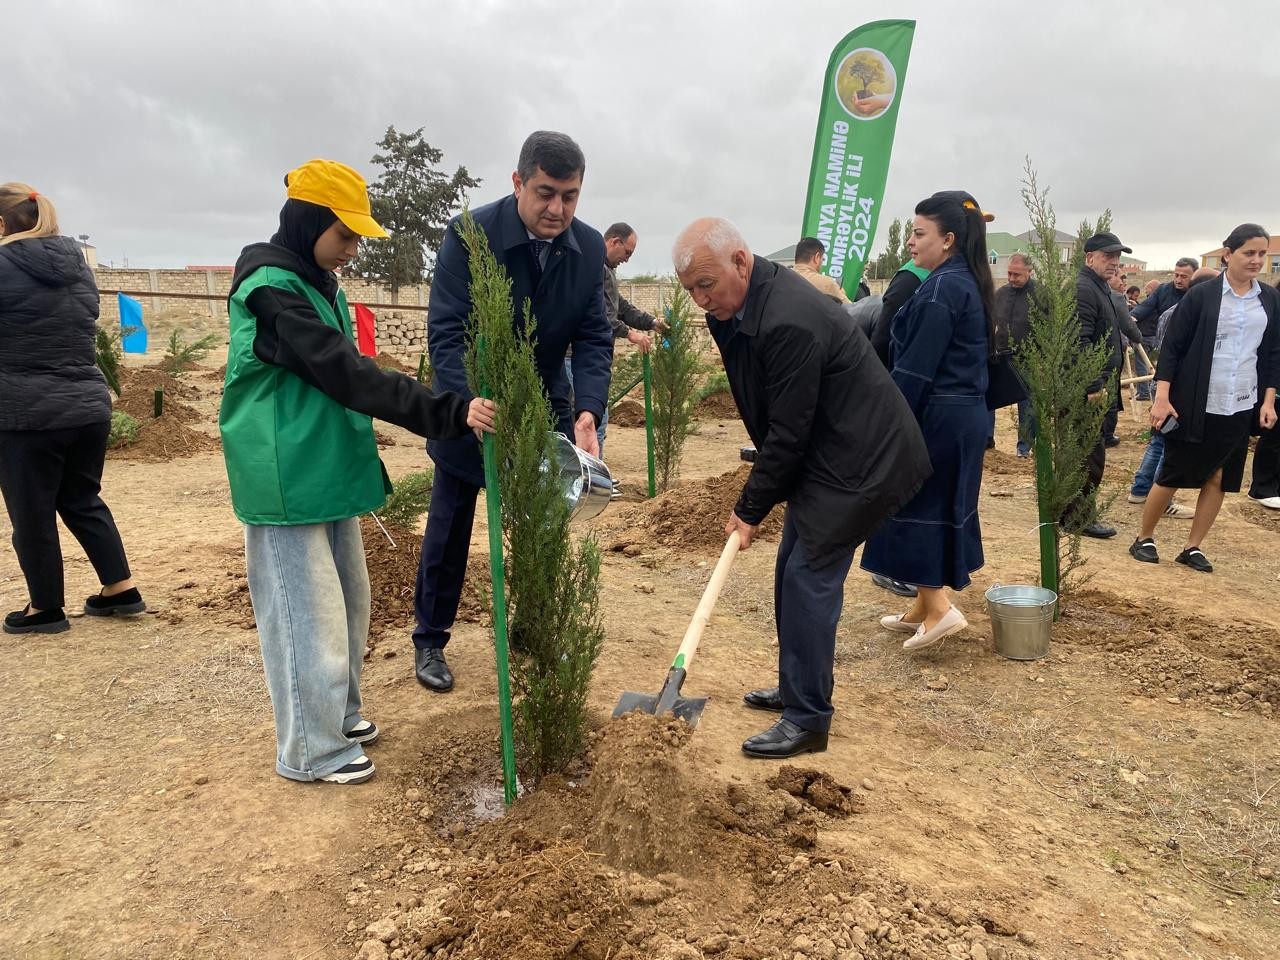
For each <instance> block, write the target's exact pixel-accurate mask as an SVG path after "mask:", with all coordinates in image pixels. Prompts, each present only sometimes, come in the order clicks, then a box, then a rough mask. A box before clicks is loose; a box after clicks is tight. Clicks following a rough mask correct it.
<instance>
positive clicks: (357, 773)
mask: <svg viewBox="0 0 1280 960" xmlns="http://www.w3.org/2000/svg"><path fill="white" fill-rule="evenodd" d="M372 776H373V761H372V760H370V759H369V758H368V757H366V756H365V755H364V754H363V753H362V754H360V756H358V757H356V758H355V759H354V760H352V761H351V762H350V763H348V764H347V765H346V766H345V767H339V768H338V769H337V770H335V771H333V773H331V774H329V775H328V776H324V777H321V778H320V779H321V780H323V781H324V782H325V783H364V782H365V781H366V780H368V779H369V778H370V777H372Z"/></svg>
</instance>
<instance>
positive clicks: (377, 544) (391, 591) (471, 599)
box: [360, 517, 489, 649]
mask: <svg viewBox="0 0 1280 960" xmlns="http://www.w3.org/2000/svg"><path fill="white" fill-rule="evenodd" d="M387 532H388V533H390V534H391V539H392V540H395V546H394V547H393V546H392V545H391V542H390V541H389V540H388V539H387V537H386V535H385V534H383V532H382V530H381V529H379V527H378V524H377V523H376V522H375V521H374V520H373V518H371V517H361V518H360V534H361V536H362V538H363V539H364V559H365V563H366V565H367V566H368V567H369V592H370V597H371V609H370V614H369V647H370V649H372V648H373V647H375V646H376V645H377V642H378V639H379V637H380V636H381V635H382V634H383V633H386V632H387V631H389V630H403V629H404V628H406V627H408V626H410V625H411V624H412V623H413V590H414V586H415V584H416V583H417V582H418V558H419V557H420V556H421V554H422V534H421V533H420V532H418V531H413V530H404V529H402V528H399V527H388V528H387ZM488 579H489V568H488V562H487V561H486V560H485V559H484V558H482V557H481V558H476V557H472V558H471V559H470V560H469V561H468V563H467V579H466V580H465V581H464V583H463V585H462V602H461V603H459V604H458V620H459V621H461V622H464V623H480V622H481V621H482V620H483V619H484V618H485V604H484V596H483V594H482V592H481V586H480V585H481V584H483V583H486V582H487V581H488Z"/></svg>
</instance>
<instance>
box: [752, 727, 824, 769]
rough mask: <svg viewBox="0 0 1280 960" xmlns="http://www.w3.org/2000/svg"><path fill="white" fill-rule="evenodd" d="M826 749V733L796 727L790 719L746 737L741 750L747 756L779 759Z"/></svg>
mask: <svg viewBox="0 0 1280 960" xmlns="http://www.w3.org/2000/svg"><path fill="white" fill-rule="evenodd" d="M826 749H827V734H826V732H825V731H820V730H806V729H804V727H797V726H796V725H795V724H794V723H792V722H791V721H790V720H779V721H778V722H777V723H775V724H774V725H773V726H772V727H770V728H769V729H768V730H766V731H765V732H764V733H757V734H756V735H755V736H754V737H748V738H747V739H746V740H744V741H743V743H742V752H743V753H745V754H746V755H747V756H748V757H760V758H762V759H764V760H780V759H783V758H784V757H794V756H795V755H796V754H799V753H821V752H822V751H823V750H826Z"/></svg>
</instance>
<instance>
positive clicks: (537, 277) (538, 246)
mask: <svg viewBox="0 0 1280 960" xmlns="http://www.w3.org/2000/svg"><path fill="white" fill-rule="evenodd" d="M550 246H551V241H550V240H530V241H529V251H530V253H531V254H532V255H533V285H534V286H535V287H536V286H537V285H538V284H539V283H541V282H542V252H543V251H544V250H547V249H548V248H549V247H550Z"/></svg>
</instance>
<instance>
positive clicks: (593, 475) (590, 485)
mask: <svg viewBox="0 0 1280 960" xmlns="http://www.w3.org/2000/svg"><path fill="white" fill-rule="evenodd" d="M551 457H552V460H553V462H554V469H555V470H556V471H557V472H558V474H559V477H560V488H561V489H562V490H563V491H564V498H565V500H566V501H567V502H568V504H569V519H570V520H590V519H591V518H592V517H596V516H599V515H600V512H601V511H602V510H604V508H605V507H607V506H608V505H609V501H610V500H611V499H612V498H613V477H612V476H611V475H610V474H609V468H608V467H607V466H605V464H604V461H603V460H601V459H599V458H598V457H593V456H591V454H589V453H587V452H586V451H585V450H581V449H579V448H578V447H576V446H574V445H573V443H572V442H571V441H570V440H569V438H568V437H566V436H565V435H564V434H562V433H557V434H555V442H554V445H553V447H552V451H551Z"/></svg>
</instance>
